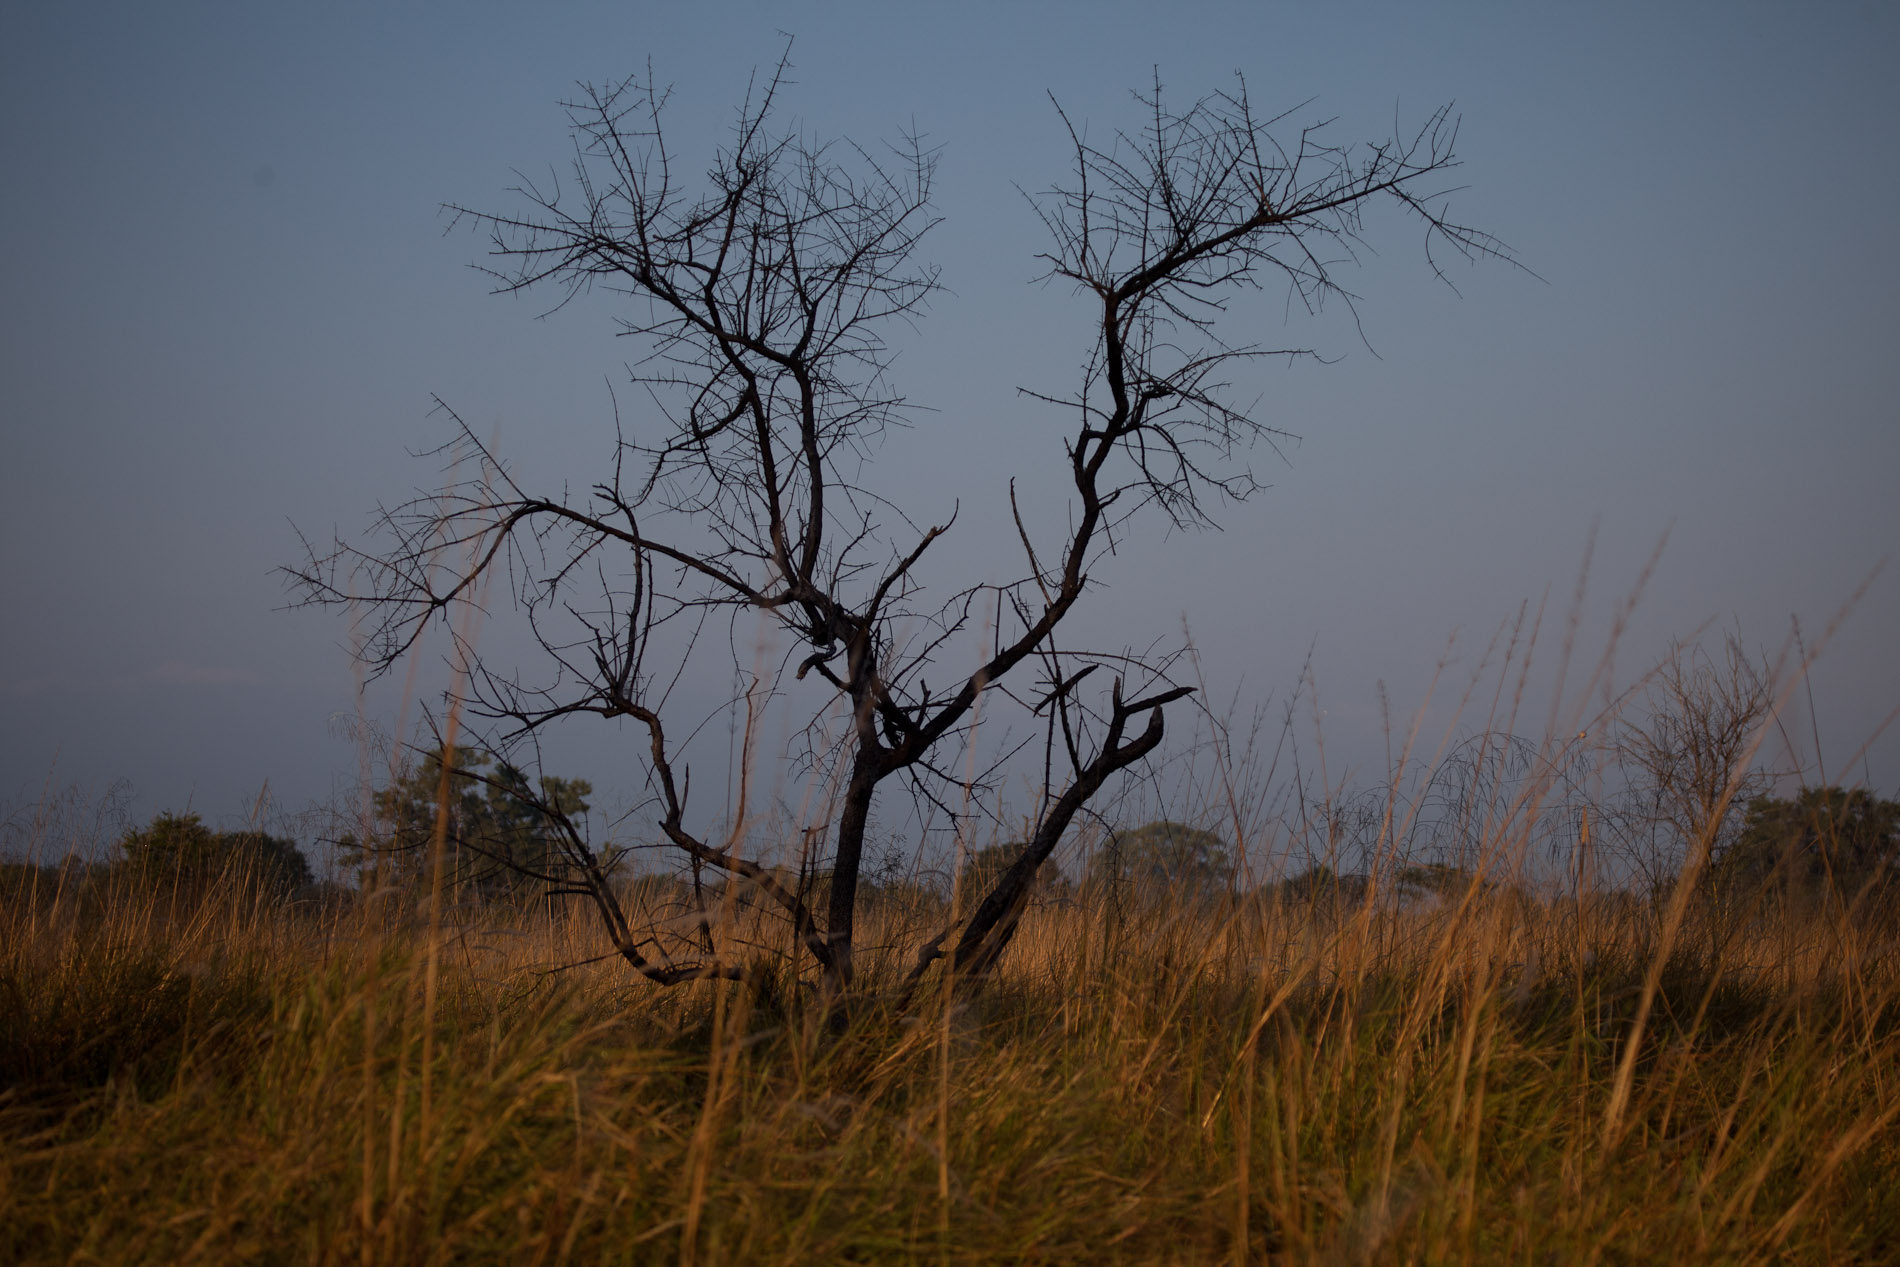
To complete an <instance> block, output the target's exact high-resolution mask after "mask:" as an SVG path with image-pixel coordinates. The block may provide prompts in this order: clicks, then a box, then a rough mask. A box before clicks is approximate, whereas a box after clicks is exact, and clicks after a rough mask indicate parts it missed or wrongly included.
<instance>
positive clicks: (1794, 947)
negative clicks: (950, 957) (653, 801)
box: [0, 889, 1900, 1263]
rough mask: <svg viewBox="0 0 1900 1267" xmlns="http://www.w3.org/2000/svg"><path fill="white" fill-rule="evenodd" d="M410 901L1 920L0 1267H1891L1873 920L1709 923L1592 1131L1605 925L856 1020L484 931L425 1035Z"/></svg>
mask: <svg viewBox="0 0 1900 1267" xmlns="http://www.w3.org/2000/svg"><path fill="white" fill-rule="evenodd" d="M391 914H393V912H388V911H380V912H379V911H376V910H372V911H371V912H369V913H368V914H365V913H364V912H361V911H356V910H350V909H341V910H334V911H330V912H327V913H324V912H314V911H301V912H300V911H296V910H285V909H281V908H274V907H271V906H268V905H260V904H257V903H255V902H246V901H244V900H242V899H241V897H239V895H238V893H237V891H235V890H233V891H227V892H223V893H222V895H221V896H220V894H219V893H218V892H214V893H213V895H212V897H211V898H210V899H209V900H207V901H206V902H204V903H202V904H199V903H197V902H196V901H195V900H194V901H185V900H183V899H177V900H174V899H173V898H170V897H151V896H146V895H140V894H135V893H132V892H129V891H116V892H114V891H104V892H99V891H85V892H82V891H78V890H76V889H75V890H69V891H66V892H60V893H49V892H46V891H42V892H40V894H39V895H38V897H37V898H29V897H27V896H25V895H22V894H15V895H12V896H11V898H10V900H9V902H8V905H7V908H6V915H5V926H4V928H0V944H3V945H4V950H0V1078H3V1079H4V1082H5V1085H6V1088H7V1089H6V1091H5V1093H4V1099H0V1258H4V1259H6V1260H8V1261H108V1262H133V1261H144V1262H150V1261H176V1262H198V1261H204V1262H233V1261H271V1262H281V1261H365V1262H390V1263H395V1262H419V1261H443V1262H450V1261H481V1260H487V1261H508V1262H535V1261H549V1262H558V1261H568V1260H581V1261H601V1260H605V1261H662V1260H664V1261H674V1260H682V1259H689V1260H693V1261H702V1262H801V1263H809V1262H830V1261H876V1260H882V1261H904V1260H912V1259H935V1260H939V1261H962V1262H988V1261H998V1260H1020V1261H1041V1262H1074V1261H1092V1262H1217V1261H1234V1260H1242V1261H1253V1260H1259V1259H1261V1258H1264V1257H1276V1258H1279V1259H1282V1260H1284V1261H1295V1262H1297V1261H1342V1260H1343V1261H1392V1262H1404V1261H1411V1262H1417V1261H1425V1262H1462V1261H1527V1262H1544V1261H1590V1260H1597V1259H1600V1260H1602V1261H1610V1262H1617V1261H1625V1262H1635V1261H1644V1262H1648V1261H1657V1260H1666V1259H1671V1258H1674V1259H1679V1260H1684V1261H1747V1260H1760V1261H1768V1260H1775V1261H1809V1262H1851V1261H1864V1262H1876V1261H1891V1259H1892V1256H1893V1255H1894V1254H1895V1252H1896V1250H1897V1249H1900V1179H1896V1175H1900V1132H1897V1131H1896V1127H1895V1118H1896V1115H1897V1114H1900V1027H1897V1026H1896V1024H1895V1008H1894V1004H1895V994H1896V980H1895V968H1894V965H1895V960H1894V959H1893V958H1892V956H1891V951H1892V944H1891V942H1890V941H1888V940H1886V939H1885V938H1884V937H1882V936H1881V935H1879V934H1878V930H1874V929H1870V928H1869V927H1868V926H1867V924H1866V921H1860V922H1859V923H1858V924H1853V923H1846V922H1843V921H1841V920H1840V919H1839V917H1838V916H1837V917H1834V918H1835V922H1834V923H1829V922H1828V921H1829V917H1828V916H1827V914H1826V913H1825V912H1812V911H1810V912H1806V913H1803V914H1801V915H1799V916H1798V917H1797V916H1796V915H1793V914H1790V913H1787V912H1779V913H1777V912H1761V911H1757V912H1753V913H1752V914H1750V915H1748V916H1747V919H1748V920H1749V921H1750V922H1749V923H1748V925H1747V927H1745V928H1741V929H1736V930H1727V931H1728V932H1729V933H1730V934H1732V935H1728V936H1722V935H1718V934H1720V933H1721V932H1722V931H1723V930H1719V929H1715V928H1713V927H1710V928H1702V927H1699V926H1698V927H1693V928H1690V929H1688V930H1687V931H1686V932H1685V934H1684V936H1683V937H1682V938H1681V939H1680V944H1679V945H1678V947H1677V948H1676V950H1675V952H1674V953H1673V955H1672V956H1671V958H1670V960H1669V962H1668V964H1667V965H1666V966H1665V971H1664V972H1663V974H1662V978H1661V982H1662V984H1661V992H1660V995H1659V998H1658V1004H1657V1007H1656V1009H1655V1012H1654V1016H1653V1019H1652V1020H1651V1022H1650V1024H1649V1025H1648V1027H1647V1029H1646V1031H1645V1033H1644V1035H1643V1037H1642V1039H1641V1047H1640V1051H1639V1053H1638V1056H1637V1059H1636V1060H1635V1063H1634V1080H1633V1084H1632V1092H1631V1096H1630V1101H1629V1108H1628V1110H1627V1111H1626V1112H1625V1113H1624V1114H1623V1116H1622V1120H1621V1121H1619V1122H1617V1123H1615V1124H1614V1125H1612V1124H1610V1123H1609V1121H1608V1119H1607V1118H1606V1106H1607V1104H1608V1101H1609V1089H1610V1086H1611V1082H1612V1079H1613V1076H1614V1073H1615V1070H1616V1066H1617V1063H1618V1058H1619V1056H1620V1055H1621V1052H1622V1044H1623V1043H1624V1042H1625V1041H1627V1038H1628V1033H1629V1027H1630V1020H1631V1017H1632V1016H1633V1014H1634V1012H1635V1009H1636V1004H1637V999H1638V996H1639V995H1640V993H1641V987H1642V982H1643V976H1644V970H1645V968H1646V967H1647V966H1648V963H1649V956H1650V955H1651V954H1652V953H1653V952H1654V949H1655V946H1654V937H1655V931H1656V930H1655V920H1654V918H1653V915H1652V913H1651V912H1650V911H1649V909H1648V907H1647V906H1645V905H1642V904H1633V903H1630V902H1627V901H1605V902H1602V903H1586V904H1585V905H1584V907H1583V910H1582V912H1581V915H1579V911H1578V908H1577V905H1576V904H1575V903H1574V902H1567V903H1556V904H1545V903H1540V902H1536V901H1531V900H1527V899H1523V898H1520V897H1518V896H1516V895H1514V894H1510V893H1508V892H1503V893H1496V894H1480V895H1474V897H1473V900H1472V901H1471V902H1469V903H1460V902H1445V903H1441V904H1438V905H1436V906H1433V907H1431V908H1422V907H1411V908H1400V907H1396V906H1392V905H1380V906H1377V907H1374V908H1366V907H1360V906H1354V905H1346V906H1343V907H1335V906H1330V905H1328V906H1323V907H1322V906H1300V907H1297V908H1294V909H1283V908H1279V907H1276V906H1274V905H1273V904H1271V903H1266V904H1252V903H1242V904H1240V905H1238V907H1236V906H1234V905H1231V904H1230V905H1227V906H1205V907H1199V908H1195V907H1185V906H1181V905H1176V906H1173V907H1167V906H1163V907H1158V908H1144V907H1134V906H1125V907H1123V908H1122V909H1120V910H1119V911H1118V912H1108V911H1104V910H1101V909H1097V908H1094V907H1090V906H1087V905H1083V906H1066V907H1064V906H1051V907H1048V908H1045V909H1039V910H1037V911H1034V912H1032V913H1031V914H1030V916H1029V917H1028V920H1027V922H1026V924H1025V926H1024V932H1023V934H1022V936H1021V938H1020V939H1019V943H1018V944H1017V945H1016V946H1015V947H1014V948H1013V950H1012V952H1011V954H1010V956H1009V957H1008V958H1006V960H1005V966H1004V969H1003V972H1002V975H1001V976H1000V978H999V979H997V980H996V981H995V982H993V983H992V984H991V986H990V987H989V988H988V989H987V990H986V991H985V992H983V993H982V994H980V995H979V996H977V997H976V998H975V999H974V1000H973V1001H970V1002H957V1003H953V1004H948V1005H946V1002H945V999H944V997H943V996H942V995H941V994H939V995H936V996H933V997H930V998H926V999H924V1000H923V1001H922V1002H920V1003H916V1004H914V1005H913V1008H912V1011H911V1012H910V1014H908V1015H905V1014H899V1013H897V1012H896V1011H895V1010H893V1009H892V1008H890V1007H888V1006H882V1005H879V1004H878V1003H876V1002H873V1003H871V1004H867V1005H866V1006H865V1007H863V1008H861V1009H859V1010H858V1011H857V1012H856V1013H854V1014H853V1016H852V1018H851V1020H850V1022H849V1024H848V1026H847V1027H846V1028H845V1030H844V1032H842V1033H840V1032H837V1029H836V1027H835V1026H833V1025H831V1024H828V1023H827V1018H826V1016H825V1015H824V1012H823V1009H822V1008H821V1007H820V1006H818V1002H817V1000H816V998H815V996H814V994H813V993H812V991H811V990H810V989H809V988H808V987H805V986H802V985H799V984H795V983H791V982H787V981H783V980H778V981H773V982H770V983H755V984H749V985H738V984H732V983H702V984H697V985H691V986H687V987H680V988H674V989H671V990H663V989H660V988H657V987H652V986H648V985H645V984H643V983H641V982H639V981H638V980H637V979H636V978H632V977H630V975H629V974H627V973H625V972H624V971H619V970H616V968H615V966H614V964H613V963H612V962H611V961H608V962H602V963H597V964H593V965H591V966H585V967H577V968H573V969H571V970H567V971H562V972H552V973H550V972H548V971H546V970H547V969H549V968H551V967H553V966H555V965H559V964H566V963H573V962H575V961H577V960H580V959H583V958H587V957H589V956H591V955H593V954H596V953H598V949H599V946H598V943H597V942H596V941H595V940H594V939H593V936H592V929H591V928H590V927H589V926H588V925H586V924H585V923H583V922H580V921H578V920H577V921H573V922H566V921H562V922H550V921H549V920H547V919H546V918H545V917H541V918H536V917H533V916H516V917H507V918H504V917H501V916H497V915H494V914H492V913H489V914H486V915H483V916H482V917H480V918H474V917H473V913H469V912H464V913H463V914H462V916H461V917H460V918H458V921H457V922H456V923H455V924H454V925H453V926H452V927H448V928H445V930H444V934H443V939H442V942H441V954H442V959H441V963H442V974H443V975H442V988H441V990H440V992H439V996H438V1002H437V1007H436V1013H435V1015H433V1016H426V1015H424V1000H425V992H424V990H423V988H422V983H423V963H424V958H425V950H426V944H427V941H426V938H427V934H426V931H425V930H423V929H421V928H419V927H417V926H415V925H413V924H412V925H409V926H402V925H400V924H399V923H398V922H397V921H394V920H392V919H387V918H385V917H387V916H389V915H391ZM1698 918H1704V917H1700V916H1699V917H1698ZM1714 918H1715V917H1714V916H1713V915H1708V916H1706V919H1707V920H1710V921H1712V920H1714ZM1735 918H1737V919H1738V920H1739V919H1742V918H1743V917H1742V916H1737V917H1735ZM1797 918H1798V919H1799V920H1800V921H1803V922H1801V923H1800V924H1799V925H1797V924H1796V923H1795V921H1796V919H1797ZM425 1027H432V1028H433V1032H434V1042H433V1043H432V1044H430V1045H429V1050H430V1056H429V1060H430V1064H429V1065H428V1067H426V1068H425V1067H424V1066H423V1064H422V1059H423V1051H424V1044H423V1042H422V1035H423V1033H424V1030H425Z"/></svg>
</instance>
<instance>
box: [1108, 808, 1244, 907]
mask: <svg viewBox="0 0 1900 1267" xmlns="http://www.w3.org/2000/svg"><path fill="white" fill-rule="evenodd" d="M1233 875H1234V862H1233V859H1232V858H1231V857H1230V856H1229V855H1228V852H1227V844H1226V842H1225V841H1223V840H1222V839H1221V838H1220V837H1219V836H1217V835H1215V834H1214V833H1213V832H1211V831H1204V830H1202V829H1201V828H1198V827H1189V826H1188V825H1187V824H1185V823H1175V822H1168V821H1166V820H1161V821H1156V822H1152V823H1144V824H1142V825H1141V826H1140V827H1136V828H1134V829H1132V830H1130V831H1118V832H1114V833H1111V834H1110V836H1109V838H1108V840H1107V841H1106V842H1105V843H1104V844H1103V845H1102V847H1101V848H1100V849H1098V850H1097V851H1096V852H1095V854H1094V856H1093V857H1092V858H1090V860H1089V868H1088V880H1089V883H1091V884H1095V885H1104V886H1105V885H1116V886H1120V887H1123V888H1127V889H1130V890H1132V891H1134V892H1135V893H1137V894H1164V893H1165V894H1170V895H1174V896H1187V897H1211V896H1214V895H1215V894H1219V893H1225V892H1226V891H1227V888H1228V886H1229V884H1230V883H1231V882H1232V880H1233Z"/></svg>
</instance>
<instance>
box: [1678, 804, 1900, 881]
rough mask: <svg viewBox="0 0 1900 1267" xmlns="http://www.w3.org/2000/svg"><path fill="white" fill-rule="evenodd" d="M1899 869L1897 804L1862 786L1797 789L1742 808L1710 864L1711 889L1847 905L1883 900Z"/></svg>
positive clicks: (1899, 842) (1899, 807) (1898, 807)
mask: <svg viewBox="0 0 1900 1267" xmlns="http://www.w3.org/2000/svg"><path fill="white" fill-rule="evenodd" d="M1897 870H1900V802H1896V801H1887V800H1882V799H1880V798H1879V797H1876V796H1875V795H1874V794H1873V793H1872V792H1869V791H1868V790H1867V789H1865V788H1853V789H1851V790H1850V789H1843V788H1838V787H1812V788H1803V789H1802V790H1801V791H1800V792H1799V793H1797V794H1796V795H1795V796H1793V797H1792V798H1783V797H1775V796H1758V797H1756V798H1754V799H1753V800H1751V801H1750V802H1749V803H1748V809H1747V813H1746V814H1745V815H1744V817H1743V820H1742V826H1741V830H1740V832H1739V833H1738V835H1737V837H1736V839H1735V841H1734V843H1733V844H1731V845H1729V846H1728V847H1727V848H1726V849H1724V850H1723V852H1722V854H1721V855H1720V856H1719V857H1718V858H1717V859H1716V864H1715V877H1716V879H1717V881H1718V883H1722V884H1724V885H1730V886H1737V887H1740V888H1742V889H1754V890H1761V889H1765V888H1768V887H1770V886H1776V887H1779V886H1786V887H1787V888H1788V889H1791V890H1795V891H1799V892H1806V893H1810V894H1818V893H1826V892H1832V893H1834V894H1836V895H1838V896H1840V897H1842V898H1844V899H1846V900H1849V901H1852V900H1854V899H1856V898H1859V897H1861V896H1863V895H1874V894H1884V893H1885V892H1886V891H1888V890H1889V887H1890V886H1891V885H1892V884H1893V882H1894V879H1895V876H1896V871H1897Z"/></svg>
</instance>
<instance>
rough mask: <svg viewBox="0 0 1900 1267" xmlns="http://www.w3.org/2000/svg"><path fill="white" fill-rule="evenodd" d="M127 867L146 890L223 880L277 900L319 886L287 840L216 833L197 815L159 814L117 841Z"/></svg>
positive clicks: (243, 833) (246, 832)
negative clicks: (309, 887)
mask: <svg viewBox="0 0 1900 1267" xmlns="http://www.w3.org/2000/svg"><path fill="white" fill-rule="evenodd" d="M119 853H120V857H121V858H122V860H123V865H124V866H125V867H126V868H127V869H128V870H130V871H131V872H132V873H133V874H134V875H135V876H137V877H138V879H139V882H140V883H142V884H145V885H148V886H153V887H159V886H173V885H176V886H181V887H186V888H193V889H198V888H203V887H204V886H206V885H208V884H211V883H213V882H214V881H219V880H225V881H229V882H231V883H235V884H237V885H239V886H242V887H243V888H245V889H247V890H250V891H255V892H259V893H263V894H266V895H270V896H274V897H287V896H289V895H290V894H292V893H294V892H296V891H297V890H298V889H301V888H305V887H307V886H309V885H311V884H313V883H315V880H316V877H315V876H314V875H312V874H311V871H310V863H309V861H308V860H307V859H306V858H305V857H304V856H303V851H302V850H301V849H299V848H298V847H297V842H296V841H294V840H291V839H288V838H287V837H280V836H272V835H270V834H269V833H268V832H262V831H253V830H248V829H247V830H240V831H213V830H211V828H209V827H207V826H205V823H204V820H202V819H201V818H199V817H198V815H196V814H173V813H171V812H169V811H167V812H165V813H161V814H159V815H158V816H157V817H155V818H153V819H152V821H151V822H150V823H147V824H146V825H145V826H144V827H138V828H134V829H132V830H129V831H127V832H126V833H125V835H123V836H122V837H120V838H119Z"/></svg>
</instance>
